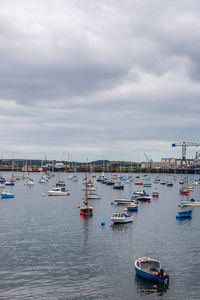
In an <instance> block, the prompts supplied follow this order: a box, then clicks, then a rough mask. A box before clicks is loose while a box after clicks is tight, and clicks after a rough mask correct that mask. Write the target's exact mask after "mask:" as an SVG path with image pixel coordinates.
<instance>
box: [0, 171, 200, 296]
mask: <svg viewBox="0 0 200 300" xmlns="http://www.w3.org/2000/svg"><path fill="white" fill-rule="evenodd" d="M125 175H126V174H125ZM4 176H5V177H6V178H7V179H9V178H10V177H11V173H5V174H4ZM68 176H69V174H66V173H62V174H61V179H62V180H65V181H66V184H67V186H68V187H69V188H70V189H71V195H70V196H67V197H58V196H51V197H49V196H48V195H47V191H48V190H50V189H51V188H52V187H53V184H55V180H56V179H55V178H52V179H50V180H49V181H48V182H46V183H43V184H39V183H38V181H39V177H40V175H39V174H37V173H33V174H31V177H32V178H33V179H34V182H35V185H34V186H32V187H30V186H27V185H26V182H27V180H23V179H22V180H20V181H17V182H16V183H15V186H10V187H6V189H9V190H10V191H12V192H15V198H13V199H1V200H0V245H1V250H0V262H1V268H0V274H1V276H0V299H1V300H5V299H9V300H11V299H20V300H25V299H26V300H27V299H48V300H50V299H60V300H62V299H139V298H142V299H183V298H185V299H199V295H200V285H199V282H198V279H199V278H200V259H199V257H200V255H199V249H200V238H199V236H200V235H199V233H200V207H195V208H192V211H193V213H192V218H191V219H183V220H177V219H176V214H177V212H178V211H181V210H186V209H188V208H184V209H183V208H179V207H178V205H179V204H180V200H181V199H185V198H187V196H180V195H179V189H180V188H181V187H182V185H180V184H179V181H180V179H181V175H177V180H173V176H171V177H170V176H169V175H165V174H161V175H160V178H161V179H163V178H165V179H166V180H167V179H171V180H173V183H174V185H173V187H167V186H166V185H160V184H159V183H158V184H155V183H153V179H154V178H155V175H154V174H151V182H152V187H151V188H149V187H146V188H144V189H145V190H146V192H147V193H149V194H152V191H155V188H157V189H159V191H160V196H159V197H158V198H152V201H151V202H149V203H146V202H144V203H139V209H138V212H134V213H133V214H134V218H133V223H130V224H127V225H114V226H113V225H112V222H111V220H110V217H111V215H112V213H113V211H114V210H115V211H123V210H124V208H125V207H124V206H121V205H117V206H113V205H111V202H112V201H113V199H114V198H115V197H129V196H130V191H131V192H132V191H134V190H136V189H138V188H142V187H140V186H136V185H134V183H132V184H131V186H130V184H125V183H124V184H125V189H124V191H123V190H122V191H121V190H119V191H116V190H114V189H113V187H112V186H107V185H104V184H101V183H100V182H96V178H94V179H93V181H94V185H95V186H96V187H97V192H98V194H100V195H101V199H100V200H90V203H89V204H91V205H92V206H93V208H94V210H93V216H92V217H83V216H80V214H79V209H78V206H79V205H82V201H83V200H82V198H83V196H84V191H82V179H83V178H84V176H85V174H78V177H79V180H78V182H73V181H71V180H67V177H68ZM97 176H98V175H97ZM156 176H157V175H156ZM184 176H185V175H184ZM192 178H194V175H190V176H188V181H189V182H190V179H192ZM2 190H3V189H1V190H0V191H2ZM4 190H5V188H4ZM116 193H117V194H118V195H116ZM43 194H45V195H44V196H43ZM189 198H194V199H200V184H199V185H198V186H194V191H193V192H190V196H189ZM102 221H104V222H105V226H101V222H102ZM139 256H149V257H152V258H155V259H158V260H160V261H161V263H162V267H163V268H164V269H165V271H166V272H167V273H169V275H170V281H169V287H168V288H167V287H166V286H159V285H158V288H157V289H155V288H153V285H154V283H151V282H148V281H145V280H143V279H141V278H139V277H138V276H136V275H135V270H134V261H135V259H136V258H138V257H139Z"/></svg>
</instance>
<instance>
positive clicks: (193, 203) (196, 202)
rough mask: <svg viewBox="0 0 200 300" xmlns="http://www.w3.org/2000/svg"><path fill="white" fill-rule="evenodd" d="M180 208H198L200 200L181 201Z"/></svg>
mask: <svg viewBox="0 0 200 300" xmlns="http://www.w3.org/2000/svg"><path fill="white" fill-rule="evenodd" d="M181 205H182V206H200V200H194V199H191V200H181Z"/></svg>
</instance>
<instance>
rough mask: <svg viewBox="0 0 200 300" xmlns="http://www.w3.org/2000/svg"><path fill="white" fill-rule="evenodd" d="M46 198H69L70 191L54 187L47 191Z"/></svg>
mask: <svg viewBox="0 0 200 300" xmlns="http://www.w3.org/2000/svg"><path fill="white" fill-rule="evenodd" d="M47 193H48V196H69V195H70V190H69V189H65V188H64V187H54V188H53V189H52V190H51V191H48V192H47Z"/></svg>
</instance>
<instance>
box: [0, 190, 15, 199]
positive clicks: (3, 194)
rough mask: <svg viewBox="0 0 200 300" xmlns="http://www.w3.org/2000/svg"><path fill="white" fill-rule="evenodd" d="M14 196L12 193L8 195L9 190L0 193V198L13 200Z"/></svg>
mask: <svg viewBox="0 0 200 300" xmlns="http://www.w3.org/2000/svg"><path fill="white" fill-rule="evenodd" d="M14 197H15V194H14V193H10V191H9V190H6V191H5V192H2V193H1V198H14Z"/></svg>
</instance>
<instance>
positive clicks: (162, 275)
mask: <svg viewBox="0 0 200 300" xmlns="http://www.w3.org/2000/svg"><path fill="white" fill-rule="evenodd" d="M164 277H165V274H164V269H160V278H164Z"/></svg>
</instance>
